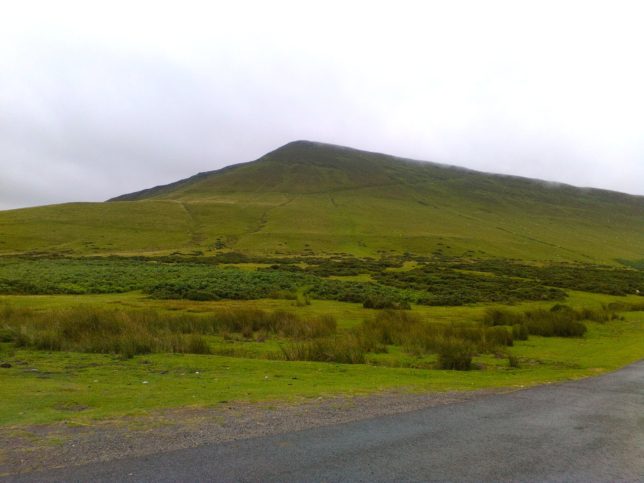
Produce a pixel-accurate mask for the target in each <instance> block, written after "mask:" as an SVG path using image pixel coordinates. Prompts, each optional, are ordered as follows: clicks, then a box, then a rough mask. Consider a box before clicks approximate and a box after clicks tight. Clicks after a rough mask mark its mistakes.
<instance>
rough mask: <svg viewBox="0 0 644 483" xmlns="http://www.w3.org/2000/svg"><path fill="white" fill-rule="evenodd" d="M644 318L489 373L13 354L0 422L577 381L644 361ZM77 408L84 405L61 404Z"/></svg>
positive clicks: (531, 346) (517, 350)
mask: <svg viewBox="0 0 644 483" xmlns="http://www.w3.org/2000/svg"><path fill="white" fill-rule="evenodd" d="M643 316H644V314H642V313H632V314H628V317H627V321H625V322H622V323H610V324H605V325H599V324H591V326H590V330H589V333H588V335H587V336H586V337H585V338H584V339H552V338H548V339H545V338H538V337H534V338H531V339H530V340H529V341H525V342H519V343H517V344H516V345H515V347H514V348H513V349H512V352H513V353H514V354H516V355H517V356H518V357H519V358H520V361H521V368H519V369H510V368H508V367H507V361H506V360H502V359H494V358H489V357H488V358H480V359H478V360H475V362H476V361H478V362H484V363H485V362H487V363H488V366H487V369H486V370H484V371H470V372H455V371H440V370H432V371H428V370H422V369H405V368H388V367H378V366H369V365H348V364H326V363H313V362H286V361H269V360H260V359H244V358H231V357H221V356H196V355H167V354H155V355H148V356H140V357H135V358H134V359H131V360H120V359H118V358H115V357H112V356H108V355H97V354H78V353H46V352H36V351H15V353H14V354H13V355H12V356H11V360H13V361H14V362H15V361H22V362H21V364H20V365H14V367H13V368H11V369H3V370H2V371H1V372H0V383H1V385H2V387H3V399H2V404H1V405H0V424H2V425H8V424H9V425H13V424H33V423H47V422H52V421H59V420H68V421H80V422H83V421H85V422H87V421H90V420H92V419H95V418H113V417H119V416H123V415H131V414H144V413H146V412H148V411H151V410H155V409H160V408H172V407H185V406H212V405H217V404H218V403H223V402H226V403H234V401H266V400H282V401H292V402H295V401H298V400H302V399H303V398H311V397H319V396H330V395H333V394H354V395H355V394H366V393H369V392H373V391H381V390H387V389H400V388H403V389H405V390H409V391H428V390H431V391H450V390H472V389H480V388H486V387H524V386H530V385H534V384H540V383H550V382H556V381H562V380H568V379H576V378H580V377H585V376H590V375H596V374H599V373H601V372H604V371H607V370H613V369H617V368H618V367H620V366H623V365H625V364H628V363H630V362H633V361H636V360H638V359H640V358H642V357H643V356H644V354H643V353H642V352H643V351H642V347H644V325H643V324H644V319H643ZM490 361H491V363H490ZM410 362H413V361H410ZM33 369H37V371H33ZM197 372H198V374H197ZM144 381H147V384H145V383H144ZM73 407H86V408H87V409H85V410H83V411H78V412H75V411H69V410H66V409H65V408H73Z"/></svg>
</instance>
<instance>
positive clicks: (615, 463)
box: [9, 361, 644, 482]
mask: <svg viewBox="0 0 644 483" xmlns="http://www.w3.org/2000/svg"><path fill="white" fill-rule="evenodd" d="M9 479H10V480H15V481H92V482H95V481H151V482H152V481H154V482H158V481H280V482H283V481H307V482H308V481H369V482H374V481H393V480H396V481H418V480H424V481H426V480H441V481H444V480H459V481H463V480H476V481H481V480H494V481H498V480H521V481H526V480H531V481H534V480H538V481H544V480H548V481H584V482H588V481H616V480H626V481H644V361H640V362H639V363H636V364H633V365H631V366H629V367H627V368H624V369H622V370H620V371H618V372H615V373H611V374H606V375H604V376H600V377H595V378H590V379H585V380H581V381H576V382H569V383H564V384H556V385H547V386H541V387H536V388H532V389H527V390H523V391H518V392H514V393H510V394H499V395H493V396H487V397H482V398H479V399H475V400H471V401H468V402H464V403H458V404H451V405H444V406H437V407H433V408H428V409H423V410H419V411H414V412H409V413H403V414H397V415H392V416H385V417H378V418H374V419H368V420H362V421H356V422H352V423H346V424H339V425H335V426H326V427H319V428H314V429H309V430H305V431H299V432H293V433H287V434H280V435H273V436H266V437H260V438H253V439H247V440H242V441H235V442H228V443H222V444H212V445H205V446H200V447H197V448H191V449H184V450H178V451H173V452H169V453H163V454H157V455H152V456H147V457H139V458H131V459H121V460H115V461H110V462H105V463H98V464H91V465H86V466H80V467H73V468H63V469H59V470H53V471H50V472H40V473H32V474H26V475H22V476H14V477H12V478H9Z"/></svg>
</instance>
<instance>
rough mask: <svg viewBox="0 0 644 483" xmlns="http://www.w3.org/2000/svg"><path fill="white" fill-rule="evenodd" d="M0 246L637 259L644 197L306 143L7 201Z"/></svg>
mask: <svg viewBox="0 0 644 483" xmlns="http://www.w3.org/2000/svg"><path fill="white" fill-rule="evenodd" d="M0 234H1V235H2V236H1V237H0V253H16V252H27V251H42V252H50V253H67V254H148V255H154V254H165V253H172V252H181V253H203V254H212V253H218V252H221V251H231V250H233V251H240V252H244V253H252V254H263V255H264V254H271V255H275V254H277V255H280V254H302V253H307V254H311V253H313V254H320V255H323V254H332V253H350V254H353V255H357V256H378V255H382V254H387V253H403V252H412V253H416V254H423V255H431V254H435V255H436V254H442V255H448V256H462V255H465V256H470V257H489V256H493V257H510V258H521V259H535V260H540V259H551V260H582V261H595V262H596V261H601V262H614V261H615V260H616V259H627V260H638V259H641V258H643V254H644V197H641V196H633V195H627V194H623V193H618V192H612V191H606V190H599V189H592V188H577V187H573V186H569V185H562V184H556V183H548V182H544V181H539V180H533V179H528V178H521V177H514V176H505V175H495V174H488V173H482V172H477V171H472V170H468V169H463V168H458V167H454V166H447V165H440V164H436V163H430V162H421V161H413V160H407V159H401V158H397V157H394V156H389V155H385V154H379V153H370V152H365V151H360V150H356V149H351V148H346V147H341V146H334V145H329V144H322V143H315V142H310V141H296V142H292V143H289V144H287V145H285V146H282V147H280V148H278V149H276V150H275V151H272V152H270V153H268V154H266V155H264V156H262V157H261V158H259V159H258V160H256V161H252V162H249V163H243V164H238V165H234V166H229V167H226V168H224V169H220V170H217V171H211V172H205V173H199V174H197V175H195V176H192V177H190V178H187V179H184V180H180V181H177V182H175V183H171V184H168V185H165V186H157V187H153V188H150V189H145V190H142V191H138V192H135V193H130V194H125V195H121V196H117V197H115V198H112V199H111V200H109V202H106V203H68V204H63V205H50V206H43V207H37V208H28V209H20V210H11V211H4V212H0Z"/></svg>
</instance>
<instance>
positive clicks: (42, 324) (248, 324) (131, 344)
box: [0, 306, 337, 357]
mask: <svg viewBox="0 0 644 483" xmlns="http://www.w3.org/2000/svg"><path fill="white" fill-rule="evenodd" d="M336 325H337V324H336V321H335V319H334V318H333V317H331V316H319V317H311V318H308V319H302V318H300V317H298V316H296V315H295V314H292V313H289V312H283V311H277V312H273V313H269V312H265V311H261V310H243V309H240V310H221V311H217V312H212V313H209V314H206V315H197V314H180V315H166V314H162V313H160V312H157V311H152V310H106V309H98V308H93V307H76V308H70V309H63V310H55V309H51V310H45V311H34V310H30V309H27V308H22V309H16V308H14V307H11V306H3V307H2V308H0V338H2V340H3V341H5V342H13V344H14V345H15V346H16V347H22V348H32V349H39V350H47V351H76V352H93V353H104V354H120V355H122V356H124V357H132V356H134V355H137V354H148V353H156V352H164V353H190V354H210V353H212V351H211V348H210V346H209V344H208V341H207V339H206V338H205V336H207V335H226V334H229V333H231V332H234V333H240V334H241V335H242V336H243V337H245V338H252V337H255V336H257V337H258V338H260V337H261V334H262V333H263V334H275V335H280V336H283V337H289V338H292V339H295V340H301V339H309V338H315V337H323V336H329V335H331V334H333V333H335V331H336Z"/></svg>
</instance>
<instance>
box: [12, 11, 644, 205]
mask: <svg viewBox="0 0 644 483" xmlns="http://www.w3.org/2000/svg"><path fill="white" fill-rule="evenodd" d="M117 4H118V2H117ZM278 4H279V5H281V3H279V2H278ZM124 5H125V4H123V5H120V4H118V5H117V7H114V9H113V11H111V13H109V15H111V17H110V16H109V15H108V14H107V13H106V15H107V16H108V18H107V20H106V21H105V24H104V25H103V24H101V22H100V18H98V17H92V16H91V15H90V14H89V13H88V12H85V13H83V12H81V13H79V14H77V15H78V17H74V14H73V12H75V10H72V9H71V8H67V9H65V8H64V5H63V6H61V7H60V10H61V12H62V13H61V12H58V14H57V15H52V16H51V19H50V18H48V17H47V16H46V15H45V14H43V15H42V16H40V17H38V18H36V19H33V18H31V17H30V15H31V14H30V13H29V12H26V11H22V12H18V13H19V14H20V15H18V13H16V20H15V21H14V22H13V24H16V25H18V26H19V27H20V28H14V29H13V30H12V29H11V28H9V27H11V24H10V23H8V21H6V20H5V22H7V23H6V24H5V25H2V24H1V21H0V27H2V31H3V32H4V33H2V34H0V35H4V37H1V36H0V41H2V42H1V44H2V46H1V47H0V164H1V167H2V171H1V173H0V208H12V207H19V206H29V205H36V204H43V203H53V202H63V201H77V200H87V201H90V200H104V199H106V198H109V197H112V196H116V195H118V194H122V193H125V192H129V191H133V190H137V189H142V188H146V187H150V186H153V185H156V184H161V183H167V182H171V181H175V180H177V179H179V178H182V177H186V176H190V175H192V174H194V173H196V172H198V171H204V170H211V169H217V168H219V167H223V166H225V165H228V164H232V163H237V162H243V161H249V160H252V159H256V158H257V157H259V156H261V155H262V154H264V153H266V152H268V151H270V150H272V149H275V148H276V147H278V146H280V145H282V144H284V143H286V142H289V141H291V140H295V139H312V140H318V141H323V142H332V143H336V144H345V145H349V146H353V147H356V148H361V149H368V150H375V151H381V152H386V153H390V154H395V155H400V156H406V157H411V158H415V159H425V160H433V161H438V162H444V163H449V164H457V165H462V166H466V167H471V168H474V169H480V170H485V171H491V172H503V173H509V174H517V175H523V176H529V177H537V178H543V179H547V180H552V181H561V182H566V183H571V184H575V185H582V186H596V187H602V188H608V189H615V190H621V191H626V192H631V193H639V194H644V184H642V182H641V180H642V179H644V161H643V160H644V144H643V142H642V137H641V126H642V125H644V116H643V115H642V112H644V95H643V94H642V92H641V84H642V82H644V71H643V70H642V69H641V68H638V67H637V65H635V64H634V63H633V59H632V58H631V57H629V56H628V55H626V54H625V53H624V52H623V51H624V50H626V51H628V49H629V48H630V49H632V52H633V54H634V55H635V54H636V53H637V52H636V51H637V48H636V46H637V45H639V44H638V43H637V42H635V41H636V40H638V39H639V40H642V41H644V34H642V33H641V31H640V33H638V31H637V30H635V29H634V28H631V27H633V25H631V24H632V22H631V21H630V20H629V19H628V18H626V17H623V18H622V17H619V18H617V20H616V21H615V22H614V23H615V25H614V26H613V27H612V29H613V30H611V32H613V33H614V34H615V35H613V36H612V37H611V36H606V40H604V39H596V38H595V37H593V33H594V32H595V30H594V28H593V25H590V24H589V25H583V24H581V23H579V24H578V25H577V27H578V28H579V32H572V31H571V30H570V28H571V27H569V26H568V24H567V23H566V22H565V21H564V20H562V19H565V18H570V19H573V18H574V16H575V15H576V10H575V9H571V10H570V9H569V10H570V11H568V10H566V9H563V11H558V12H559V17H557V18H559V20H558V21H557V22H554V21H553V23H552V25H549V27H550V32H551V33H550V36H549V37H548V38H547V39H543V41H542V42H537V41H536V40H535V39H536V38H537V37H535V36H536V35H537V34H538V33H539V32H540V31H541V30H542V28H543V27H544V26H543V25H541V24H539V22H542V23H543V22H549V21H550V20H549V19H550V18H552V15H551V13H552V10H553V9H554V6H552V5H550V6H548V5H546V6H544V7H543V8H542V9H541V10H539V11H536V12H531V13H530V15H532V14H534V15H535V16H536V18H535V19H534V21H533V23H531V20H530V15H527V14H525V12H520V11H518V10H517V9H519V8H520V7H516V5H515V4H513V5H515V6H513V7H511V8H509V7H508V8H505V7H507V5H505V7H503V5H501V4H499V5H497V6H496V9H495V8H494V7H490V9H489V10H490V11H489V12H488V11H487V10H486V9H483V10H481V11H480V12H478V14H477V15H478V17H477V18H478V19H479V20H477V21H474V20H475V18H474V17H476V15H474V13H476V12H475V11H476V10H477V9H478V7H476V2H471V3H467V2H466V5H467V6H468V8H471V10H472V12H473V13H472V18H469V17H468V18H466V17H464V16H463V15H464V14H462V11H464V10H463V6H460V7H453V8H452V7H438V6H436V5H433V6H429V7H426V6H425V5H426V4H425V2H418V3H413V6H412V7H411V8H410V9H408V10H406V11H403V10H402V9H401V10H395V11H394V10H392V9H391V8H383V7H382V6H380V5H379V4H377V5H376V4H374V5H373V6H372V7H371V8H370V9H368V10H369V22H364V21H361V19H362V18H363V17H362V15H363V14H364V12H365V10H364V8H363V9H362V10H361V8H362V7H365V5H366V4H365V5H363V6H362V7H360V8H358V7H355V6H351V7H347V8H344V7H343V8H340V6H339V4H337V5H336V4H333V2H332V3H331V4H329V6H328V8H326V9H324V10H319V9H318V10H316V11H315V15H312V14H311V13H309V12H305V11H303V10H306V9H305V8H304V7H302V6H299V7H297V8H295V9H291V10H289V9H287V8H279V5H276V6H274V8H273V7H271V8H264V9H263V10H262V8H263V7H259V5H260V4H259V3H258V4H257V5H256V6H258V7H257V8H258V9H260V10H262V11H261V15H259V14H258V16H257V17H253V16H247V15H246V11H245V10H244V9H243V8H242V7H239V8H238V9H237V10H234V9H235V7H227V8H229V9H231V10H230V11H225V9H223V10H224V11H221V12H220V11H219V10H216V9H213V10H211V11H208V12H204V13H203V15H200V14H199V12H197V13H196V14H194V15H193V16H192V17H186V18H182V19H181V20H182V22H181V21H177V22H175V19H174V14H175V12H174V11H169V10H168V11H166V10H164V9H163V8H159V9H158V11H157V14H158V16H159V18H161V20H159V21H158V22H157V21H155V18H152V17H149V16H148V13H147V12H148V11H147V10H145V9H144V11H142V12H137V11H133V12H129V11H128V10H127V7H126V6H124ZM370 5H371V4H370ZM508 5H509V4H508ZM580 5H585V3H580ZM202 7H203V5H202ZM501 7H503V8H501ZM86 8H89V7H86ZM425 8H426V9H428V10H427V11H425V10H423V9H425ZM513 9H514V10H516V11H515V12H514V13H515V14H517V16H516V19H517V23H516V24H512V23H511V22H510V23H508V19H504V18H502V17H501V16H499V15H498V14H499V12H505V13H506V14H507V15H510V14H511V13H512V11H513ZM134 10H136V9H134ZM185 11H191V10H190V9H189V8H188V7H186V8H185ZM124 12H129V15H128V17H127V19H128V20H127V22H126V23H124V24H123V25H120V24H119V26H120V27H121V30H117V29H113V26H114V25H115V24H114V22H121V21H122V18H123V17H122V14H123V13H124ZM508 12H510V13H508ZM182 14H183V13H182ZM207 14H210V15H211V16H212V17H208V15H207ZM215 14H218V16H217V17H216V18H217V21H214V20H213V22H212V25H210V23H211V22H209V20H208V19H209V18H213V19H214V18H215ZM518 14H521V15H518ZM524 14H525V15H524ZM588 15H589V16H590V17H591V18H592V19H595V20H598V21H599V20H601V19H603V18H604V17H607V16H608V17H610V15H613V13H611V12H604V11H600V10H597V9H595V10H592V9H589V13H588ZM566 16H567V17H566ZM613 16H614V15H613ZM68 17H69V18H71V20H69V18H68ZM304 19H305V20H306V22H304V21H303V20H304ZM424 19H425V20H424ZM428 19H431V20H428ZM359 20H360V21H359ZM20 22H23V24H21V23H20ZM427 22H429V23H427ZM620 22H622V23H620ZM426 23H427V25H425V24H426ZM63 27H64V28H63ZM170 27H172V28H170ZM173 29H174V30H173ZM573 34H574V35H573ZM508 35H512V36H514V37H513V38H512V39H510V38H508ZM571 39H573V40H571ZM607 42H613V43H612V44H606V43H607ZM629 46H630V47H629ZM616 49H617V50H618V49H621V52H622V53H621V54H620V55H615V53H614V52H615V50H616ZM602 63H603V64H602ZM598 66H599V67H602V68H599V67H598ZM638 69H639V70H638ZM609 70H610V72H608V71H609Z"/></svg>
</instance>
